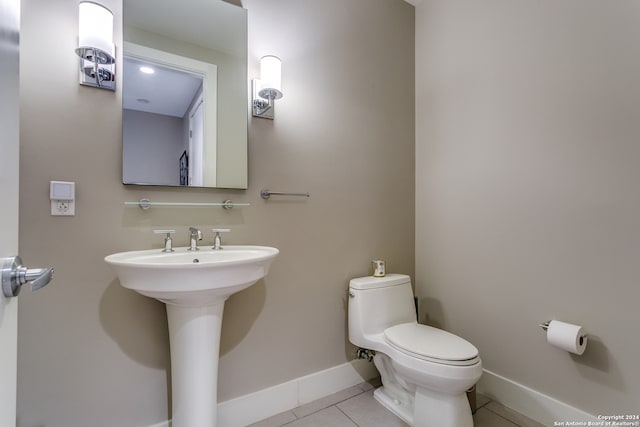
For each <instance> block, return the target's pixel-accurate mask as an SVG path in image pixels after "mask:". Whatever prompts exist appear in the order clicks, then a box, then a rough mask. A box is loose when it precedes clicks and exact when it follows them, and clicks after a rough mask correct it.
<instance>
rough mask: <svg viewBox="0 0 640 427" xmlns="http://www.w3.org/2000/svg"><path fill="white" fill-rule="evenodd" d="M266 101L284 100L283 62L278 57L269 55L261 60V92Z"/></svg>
mask: <svg viewBox="0 0 640 427" xmlns="http://www.w3.org/2000/svg"><path fill="white" fill-rule="evenodd" d="M258 95H259V96H260V97H262V98H264V99H269V100H273V99H280V98H282V62H281V61H280V58H278V57H277V56H272V55H267V56H263V57H262V58H261V59H260V90H259V91H258Z"/></svg>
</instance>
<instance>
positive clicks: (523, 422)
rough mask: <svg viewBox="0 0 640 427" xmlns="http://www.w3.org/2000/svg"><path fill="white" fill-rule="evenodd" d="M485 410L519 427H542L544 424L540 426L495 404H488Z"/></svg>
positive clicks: (517, 413) (511, 410)
mask: <svg viewBox="0 0 640 427" xmlns="http://www.w3.org/2000/svg"><path fill="white" fill-rule="evenodd" d="M485 408H487V409H488V410H489V411H491V412H494V413H496V414H498V415H500V416H502V417H504V418H506V419H508V420H511V421H513V422H514V423H515V424H518V425H519V426H521V427H544V424H540V423H539V422H537V421H534V420H532V419H531V418H529V417H526V416H524V415H522V414H521V413H519V412H516V411H514V410H513V409H510V408H507V407H506V406H503V405H501V404H499V403H497V402H489V403H488V404H487V405H486V406H485Z"/></svg>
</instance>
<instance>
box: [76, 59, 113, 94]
mask: <svg viewBox="0 0 640 427" xmlns="http://www.w3.org/2000/svg"><path fill="white" fill-rule="evenodd" d="M89 58H95V59H96V60H97V56H89ZM80 84H81V85H84V86H91V87H97V88H100V89H107V90H113V91H115V90H116V64H115V62H114V61H107V62H106V63H101V62H99V61H98V62H94V61H92V60H90V59H86V55H85V56H81V57H80Z"/></svg>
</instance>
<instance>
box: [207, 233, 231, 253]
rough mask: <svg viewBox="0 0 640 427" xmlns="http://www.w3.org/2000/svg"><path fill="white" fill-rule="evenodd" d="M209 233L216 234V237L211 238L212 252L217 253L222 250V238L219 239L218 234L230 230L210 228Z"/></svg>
mask: <svg viewBox="0 0 640 427" xmlns="http://www.w3.org/2000/svg"><path fill="white" fill-rule="evenodd" d="M211 231H213V232H214V233H216V235H215V236H214V237H213V248H211V249H213V250H214V251H217V250H218V249H222V238H220V233H228V232H230V231H231V229H230V228H212V229H211Z"/></svg>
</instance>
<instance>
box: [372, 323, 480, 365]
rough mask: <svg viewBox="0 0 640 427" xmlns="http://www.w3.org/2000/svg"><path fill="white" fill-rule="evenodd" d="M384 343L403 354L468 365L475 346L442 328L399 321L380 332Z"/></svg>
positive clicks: (475, 357) (475, 356)
mask: <svg viewBox="0 0 640 427" xmlns="http://www.w3.org/2000/svg"><path fill="white" fill-rule="evenodd" d="M384 337H385V339H386V340H387V342H388V343H389V344H391V345H393V346H394V347H396V348H398V349H399V350H401V351H404V352H405V353H410V354H412V355H414V356H416V357H420V358H423V359H425V358H426V359H428V360H432V361H434V362H438V363H444V364H448V365H472V364H474V363H475V362H476V359H477V358H478V349H477V348H475V346H474V345H473V344H471V343H470V342H468V341H466V340H464V339H462V338H460V337H459V336H456V335H453V334H451V333H449V332H447V331H443V330H442V329H436V328H432V327H431V326H426V325H419V324H417V323H403V324H400V325H396V326H392V327H390V328H388V329H386V330H385V331H384Z"/></svg>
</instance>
